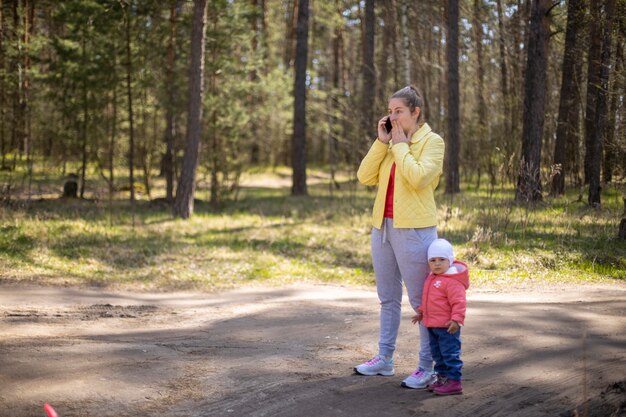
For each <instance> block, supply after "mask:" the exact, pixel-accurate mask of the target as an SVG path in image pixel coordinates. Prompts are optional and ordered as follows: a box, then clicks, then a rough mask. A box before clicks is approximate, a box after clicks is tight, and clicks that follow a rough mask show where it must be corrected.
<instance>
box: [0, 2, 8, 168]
mask: <svg viewBox="0 0 626 417" xmlns="http://www.w3.org/2000/svg"><path fill="white" fill-rule="evenodd" d="M4 56H5V52H4V2H3V0H0V158H1V160H2V161H1V162H0V170H2V171H4V170H6V169H7V168H8V167H7V166H6V152H7V148H6V136H5V133H4V132H5V120H6V110H5V105H6V94H5V92H6V83H5V74H6V73H5V63H4V62H5V59H4Z"/></svg>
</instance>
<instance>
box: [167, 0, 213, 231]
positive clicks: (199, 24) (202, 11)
mask: <svg viewBox="0 0 626 417" xmlns="http://www.w3.org/2000/svg"><path fill="white" fill-rule="evenodd" d="M206 23H207V0H194V9H193V21H192V27H191V65H190V67H189V106H188V117H187V138H186V147H185V156H184V158H183V166H182V169H181V174H180V180H179V181H178V189H177V190H176V199H175V201H174V215H175V216H178V217H182V218H183V219H187V218H189V217H190V216H191V215H192V214H193V199H194V194H195V189H196V170H197V168H198V161H199V158H200V135H201V133H202V109H203V99H204V46H205V45H204V44H205V42H204V40H205V28H206Z"/></svg>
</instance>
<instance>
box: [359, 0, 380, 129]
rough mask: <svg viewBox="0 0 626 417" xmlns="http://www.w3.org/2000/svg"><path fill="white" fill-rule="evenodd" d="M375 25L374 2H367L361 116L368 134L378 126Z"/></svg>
mask: <svg viewBox="0 0 626 417" xmlns="http://www.w3.org/2000/svg"><path fill="white" fill-rule="evenodd" d="M375 25H376V16H375V15H374V0H366V1H365V27H364V39H363V64H362V66H361V72H362V76H363V87H362V91H363V99H362V102H361V105H362V108H361V114H362V115H363V128H364V130H365V131H366V132H370V131H371V129H372V127H373V126H374V125H375V124H376V122H375V121H374V109H375V103H376V68H375V66H374V33H375Z"/></svg>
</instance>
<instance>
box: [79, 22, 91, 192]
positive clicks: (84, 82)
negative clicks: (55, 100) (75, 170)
mask: <svg viewBox="0 0 626 417" xmlns="http://www.w3.org/2000/svg"><path fill="white" fill-rule="evenodd" d="M86 42H87V36H86V34H85V31H84V30H83V33H82V39H81V55H82V64H83V68H86V67H87V58H86V54H87V48H86V45H85V44H86ZM81 90H82V91H81V92H82V106H83V119H82V121H81V124H80V142H81V156H82V158H81V167H80V198H85V183H86V182H87V180H86V170H87V124H88V120H89V108H88V94H87V77H85V76H83V77H82V83H81Z"/></svg>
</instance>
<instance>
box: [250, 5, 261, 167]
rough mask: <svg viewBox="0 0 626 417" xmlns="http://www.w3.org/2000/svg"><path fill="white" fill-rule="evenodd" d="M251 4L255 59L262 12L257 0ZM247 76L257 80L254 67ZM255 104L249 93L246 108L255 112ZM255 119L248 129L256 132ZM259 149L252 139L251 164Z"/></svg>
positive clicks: (257, 143) (256, 142)
mask: <svg viewBox="0 0 626 417" xmlns="http://www.w3.org/2000/svg"><path fill="white" fill-rule="evenodd" d="M251 6H252V10H253V12H252V13H250V30H251V31H252V42H251V44H252V45H251V46H252V55H253V56H254V57H255V58H254V59H256V57H257V55H258V50H259V33H260V31H261V28H262V26H261V24H260V23H261V22H260V21H261V19H260V16H261V14H260V13H262V12H263V10H262V9H259V0H251ZM248 76H249V78H250V82H251V83H252V84H254V83H256V82H258V78H259V77H258V75H257V72H256V69H254V68H253V69H252V70H250V73H249V74H248ZM257 105H261V103H257V99H256V98H255V97H254V96H253V95H252V94H249V95H248V109H249V111H251V112H253V113H254V112H255V110H256V109H255V107H256V106H257ZM256 124H257V119H256V118H254V117H253V118H251V119H250V131H252V132H256V131H257V126H256ZM260 151H261V148H260V146H259V141H258V140H254V139H253V140H252V144H251V146H250V163H251V164H253V165H254V164H258V163H259V152H260Z"/></svg>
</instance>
